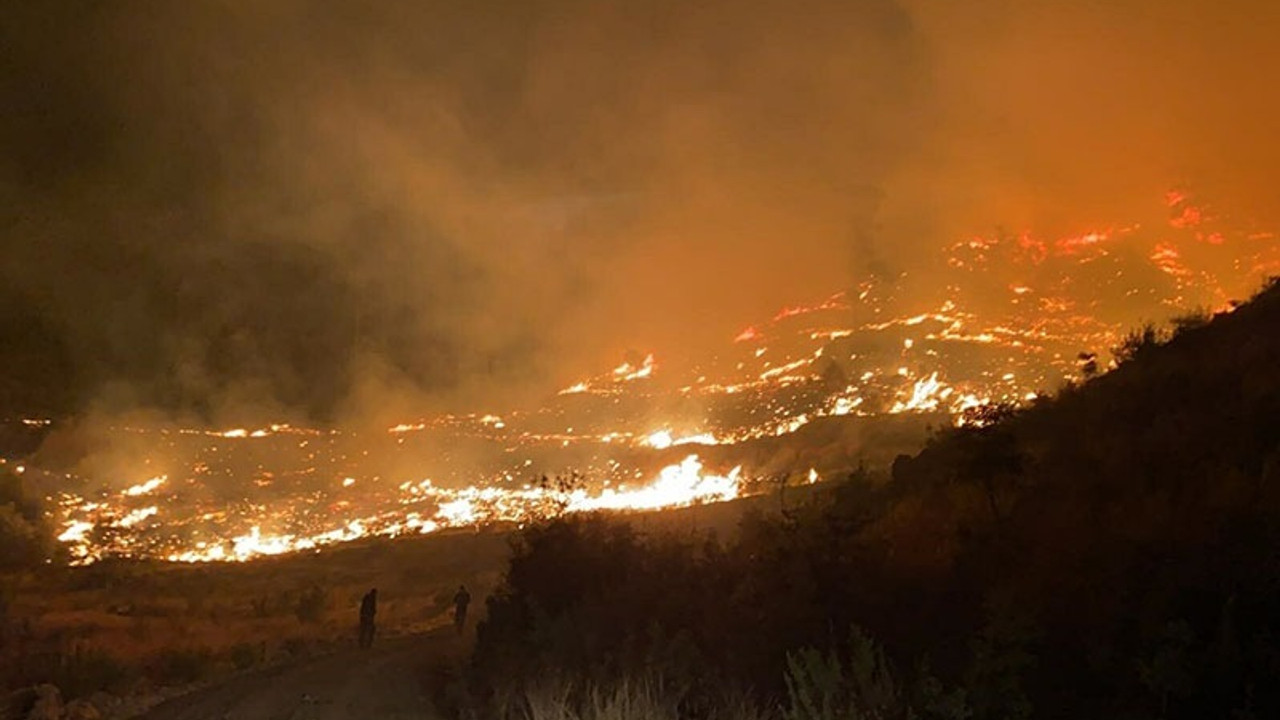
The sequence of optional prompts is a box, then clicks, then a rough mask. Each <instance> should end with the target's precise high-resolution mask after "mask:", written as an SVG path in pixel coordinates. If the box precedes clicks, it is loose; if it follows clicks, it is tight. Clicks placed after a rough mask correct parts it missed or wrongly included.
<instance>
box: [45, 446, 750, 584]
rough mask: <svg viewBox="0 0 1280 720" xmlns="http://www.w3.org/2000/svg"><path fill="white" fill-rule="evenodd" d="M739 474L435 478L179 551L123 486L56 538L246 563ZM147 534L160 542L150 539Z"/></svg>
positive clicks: (99, 555)
mask: <svg viewBox="0 0 1280 720" xmlns="http://www.w3.org/2000/svg"><path fill="white" fill-rule="evenodd" d="M348 479H350V478H348ZM741 479H742V468H741V466H738V467H735V468H734V469H733V470H731V471H729V472H728V473H726V474H723V475H721V474H715V473H708V472H705V471H704V466H703V464H702V461H701V459H700V458H699V457H698V456H697V455H688V456H686V457H685V458H684V460H682V461H681V462H679V463H677V464H673V465H669V466H666V467H664V468H662V469H661V470H660V471H659V472H658V473H657V476H656V477H655V478H653V479H652V480H651V481H650V482H648V483H636V484H624V485H620V486H618V487H616V488H613V487H605V488H601V489H599V490H597V491H595V492H592V491H589V490H588V489H586V488H583V487H569V488H551V487H534V486H525V487H523V488H517V489H503V488H496V487H489V488H478V487H465V488H460V489H456V490H451V489H446V488H441V487H437V486H436V485H435V484H434V483H432V482H431V481H430V480H423V481H421V482H418V483H408V482H406V483H402V484H401V485H399V486H398V488H397V491H398V494H397V495H396V497H395V500H396V502H395V506H396V507H397V510H395V511H382V512H375V513H373V514H369V515H363V516H359V517H348V518H346V519H343V520H340V521H339V522H338V523H337V524H336V526H331V527H328V528H323V529H318V530H316V531H314V532H310V533H305V532H294V531H284V532H271V531H266V530H264V529H263V527H264V525H263V524H262V523H256V524H253V525H251V526H250V527H249V528H248V530H247V531H246V532H243V533H241V534H236V535H232V536H231V537H230V538H229V539H227V540H219V539H217V538H210V539H203V540H196V541H194V542H193V543H191V544H190V545H189V546H183V547H171V545H172V544H173V543H174V542H175V540H174V539H173V538H167V537H165V536H164V534H163V533H160V534H159V535H158V536H157V535H154V534H152V535H148V534H141V535H140V534H138V533H136V532H124V531H135V530H137V531H140V530H142V529H143V523H144V521H147V520H152V521H153V522H152V523H151V525H152V527H151V528H150V529H152V530H155V529H156V528H161V529H162V528H163V520H164V518H163V517H161V511H160V509H159V508H158V507H156V506H147V507H142V508H137V509H133V510H127V511H126V510H124V509H123V508H124V506H125V504H126V503H127V500H128V498H132V497H137V496H138V495H140V494H142V493H132V494H131V493H129V491H123V492H121V493H119V494H118V495H117V496H115V497H112V498H108V499H106V500H105V501H102V502H88V501H85V500H84V499H83V498H78V497H71V496H67V497H64V498H63V502H62V503H61V505H62V508H63V512H64V515H65V516H66V520H65V522H64V529H63V531H62V533H61V534H60V535H59V536H58V540H59V541H60V542H62V543H64V544H65V545H66V546H67V548H68V550H69V552H70V554H71V556H72V557H73V558H74V561H75V562H76V563H78V564H87V563H92V562H95V561H97V560H101V559H103V558H105V557H110V556H127V557H163V558H164V559H166V560H169V561H173V562H223V561H226V562H244V561H248V560H252V559H255V558H259V557H264V556H271V555H282V554H285V553H293V552H303V551H309V550H315V549H318V548H321V547H324V546H328V545H333V544H337V543H344V542H350V541H353V540H358V539H362V538H368V537H397V536H401V535H406V534H422V533H431V532H436V531H439V530H443V529H447V528H458V527H470V526H477V525H485V524H491V523H498V522H514V523H527V522H531V521H534V520H537V519H540V518H546V517H551V516H553V515H557V514H562V513H576V512H587V511H597V510H612V511H634V510H655V509H661V508H672V507H683V506H687V505H692V504H698V503H706V502H721V501H724V500H731V499H733V498H736V497H739V496H740V495H741V493H742V487H741V484H740V483H741ZM344 486H346V487H349V484H346V483H344ZM155 487H159V485H158V484H157V485H156V486H155ZM132 489H133V488H130V490H132ZM152 489H154V488H152ZM406 508H412V509H409V510H406ZM428 513H429V514H428ZM280 520H281V521H282V522H283V523H284V524H290V522H291V521H292V524H297V522H298V521H299V518H289V517H288V516H286V517H283V518H280ZM148 539H150V540H151V541H152V542H151V543H148Z"/></svg>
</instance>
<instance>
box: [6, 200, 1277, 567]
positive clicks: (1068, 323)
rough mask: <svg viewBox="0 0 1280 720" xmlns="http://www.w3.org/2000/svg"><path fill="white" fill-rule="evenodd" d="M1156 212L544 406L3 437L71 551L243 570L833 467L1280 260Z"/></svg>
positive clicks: (1049, 374)
mask: <svg viewBox="0 0 1280 720" xmlns="http://www.w3.org/2000/svg"><path fill="white" fill-rule="evenodd" d="M1165 201H1166V205H1167V219H1166V222H1165V223H1164V224H1163V225H1160V226H1151V227H1144V226H1143V225H1141V224H1129V225H1119V224H1117V225H1114V226H1104V227H1103V228H1102V229H1099V230H1095V231H1090V232H1086V233H1083V234H1081V235H1078V236H1072V237H1066V238H1056V239H1043V238H1037V237H1034V236H1031V235H1029V234H1021V235H1013V234H1010V233H999V234H997V235H995V236H989V237H985V236H983V237H980V236H975V237H972V238H968V239H963V240H960V241H957V242H955V243H954V244H953V245H951V246H950V248H949V249H948V251H947V253H945V254H944V255H942V256H940V257H939V258H938V259H936V260H935V261H934V262H935V263H937V264H938V267H937V268H932V269H929V271H928V272H925V273H922V274H923V275H925V276H929V277H931V278H936V277H938V276H939V275H941V276H942V277H944V278H946V280H945V281H944V282H936V281H931V282H930V283H929V284H928V287H919V286H918V285H919V283H917V282H916V280H915V276H914V275H907V274H906V273H903V274H901V275H899V276H897V277H888V276H885V277H869V278H867V279H866V280H865V281H864V282H862V283H860V284H859V285H858V286H857V287H855V288H852V289H850V290H848V291H843V292H838V293H835V294H833V295H830V296H828V297H826V298H825V299H818V300H816V301H814V302H812V303H810V304H807V305H796V306H790V307H785V308H781V309H780V310H779V311H778V312H777V313H775V314H774V315H773V316H772V317H769V318H764V319H760V320H758V321H756V322H748V323H745V324H744V328H743V330H742V331H741V332H740V333H739V334H738V335H736V336H735V337H732V338H725V339H724V343H723V346H722V350H721V351H720V352H719V353H718V354H714V355H712V356H708V357H699V358H692V359H690V358H677V359H673V360H672V361H670V362H667V361H666V360H665V359H664V358H659V357H655V356H654V355H653V354H635V355H633V356H631V357H628V358H626V359H625V361H624V362H622V363H621V364H620V365H618V366H617V367H615V368H613V369H612V370H607V371H603V372H601V373H599V374H597V375H595V376H592V377H588V378H584V379H583V380H581V381H579V382H577V383H574V384H572V385H571V386H569V387H565V388H563V389H561V390H559V391H558V392H555V391H549V392H548V394H547V399H546V400H545V401H544V402H542V403H540V404H535V405H533V406H526V407H516V408H491V409H490V410H489V411H487V412H476V413H474V414H465V415H457V414H453V415H439V416H433V417H426V418H418V419H406V420H405V421H403V422H400V423H397V424H395V425H394V426H390V427H387V426H385V425H384V426H378V427H368V426H363V427H359V428H351V427H332V428H311V427H303V426H298V425H290V424H283V423H280V424H269V425H264V426H261V427H243V428H199V427H187V426H183V425H180V424H175V423H173V422H172V421H162V420H155V419H153V418H151V419H144V420H140V421H131V420H119V419H115V420H114V421H113V422H107V423H103V422H101V421H98V420H97V419H92V418H83V419H78V420H77V419H72V420H69V421H57V422H55V421H52V420H46V419H39V418H35V419H31V418H28V419H25V420H22V421H20V422H18V423H14V426H15V427H16V428H17V429H18V430H20V431H26V432H28V433H29V434H34V435H38V436H39V437H40V442H42V444H41V445H40V449H39V450H38V451H37V452H35V453H34V454H33V455H29V456H26V457H24V459H22V460H20V461H19V460H14V461H12V462H13V463H14V464H15V465H18V464H20V466H21V469H22V471H23V472H24V473H25V478H26V481H27V483H28V484H29V485H30V486H32V487H33V488H36V489H37V490H38V491H39V492H40V493H41V494H43V495H45V496H47V497H48V498H49V500H50V501H51V504H52V505H53V507H55V508H56V515H57V517H56V518H55V522H56V523H57V525H58V527H59V529H58V533H59V536H60V537H59V539H60V540H61V542H62V544H63V546H64V547H65V549H66V551H67V553H68V554H69V556H70V558H71V559H72V561H73V562H75V563H79V564H85V563H92V562H95V561H98V560H102V559H106V558H113V557H126V558H147V559H161V560H171V561H184V562H190V561H217V560H237V561H240V560H248V559H252V558H256V557H261V556H268V555H279V554H282V553H288V552H298V551H311V550H315V549H317V548H320V547H324V546H328V545H333V544H336V543H342V542H350V541H354V540H360V539H363V538H367V537H371V536H389V537H400V536H407V535H418V534H422V533H431V532H436V531H439V530H444V529H448V528H459V527H481V526H486V525H491V524H494V523H513V524H520V523H524V522H527V521H529V520H532V519H537V518H544V517H549V516H553V515H557V514H561V513H565V512H575V511H583V510H595V509H619V510H628V509H629V510H642V509H655V508H664V507H677V506H684V505H690V504H700V503H707V502H717V501H723V500H728V499H732V498H736V497H741V496H748V495H752V494H757V493H760V492H764V491H766V490H767V489H769V488H772V487H776V486H778V485H781V484H793V485H804V484H809V483H812V482H814V481H816V480H819V479H832V478H839V477H844V476H846V475H847V474H848V473H850V472H852V471H853V470H854V469H856V468H857V467H859V466H860V465H867V466H873V467H883V466H885V465H887V464H888V463H889V462H890V461H892V459H893V458H894V457H895V456H896V455H897V454H899V453H913V452H915V451H916V450H918V449H919V448H920V447H921V446H922V444H923V442H924V441H925V439H926V438H927V437H928V435H929V432H930V429H931V428H936V427H939V426H946V425H951V424H955V423H960V422H964V419H965V417H966V416H965V413H966V411H968V410H971V409H973V408H977V407H980V406H984V405H989V404H1020V403H1028V402H1032V401H1033V400H1034V399H1035V398H1036V397H1038V396H1039V395H1044V394H1046V393H1051V392H1053V391H1055V390H1056V389H1057V388H1059V387H1061V386H1062V385H1063V384H1064V383H1067V382H1072V381H1074V380H1077V379H1079V378H1080V377H1082V376H1084V375H1088V374H1092V373H1094V372H1101V371H1105V370H1106V369H1107V367H1108V366H1109V365H1110V363H1112V358H1111V355H1110V349H1111V348H1114V347H1115V346H1117V345H1118V344H1120V343H1121V341H1122V339H1123V338H1124V335H1125V333H1126V332H1128V331H1129V330H1131V329H1133V328H1135V327H1138V326H1140V325H1141V324H1142V323H1144V322H1148V321H1151V320H1153V319H1168V318H1172V317H1177V316H1186V317H1187V318H1189V320H1188V321H1194V320H1195V318H1196V317H1207V316H1208V315H1210V314H1212V313H1215V312H1229V311H1230V310H1231V309H1232V308H1233V300H1235V299H1236V298H1242V297H1245V296H1247V295H1248V294H1249V293H1251V292H1252V291H1253V290H1254V289H1255V288H1256V287H1257V285H1258V284H1259V283H1260V282H1261V280H1262V279H1263V278H1265V277H1267V276H1269V275H1271V274H1274V273H1276V272H1280V242H1278V241H1277V238H1276V236H1275V235H1274V234H1273V233H1271V232H1269V231H1265V230H1262V229H1259V228H1255V227H1249V226H1247V224H1243V229H1240V227H1241V226H1242V223H1240V222H1239V221H1234V220H1232V219H1230V218H1219V217H1216V216H1215V215H1214V212H1213V210H1212V207H1210V206H1207V205H1202V204H1199V203H1198V202H1197V201H1196V200H1195V199H1194V198H1193V197H1191V196H1189V195H1188V194H1186V193H1181V192H1171V193H1170V194H1169V195H1168V196H1167V197H1166V198H1165ZM993 298H994V299H993Z"/></svg>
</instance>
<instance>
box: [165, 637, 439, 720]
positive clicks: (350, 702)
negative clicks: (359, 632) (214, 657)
mask: <svg viewBox="0 0 1280 720" xmlns="http://www.w3.org/2000/svg"><path fill="white" fill-rule="evenodd" d="M461 650H462V648H461V643H459V642H458V640H457V639H456V638H455V637H454V635H453V634H452V632H451V630H444V629H442V630H438V631H434V632H431V633H428V634H424V635H414V636H409V637H403V638H395V639H391V640H386V641H382V642H379V643H377V644H376V645H375V646H374V648H373V649H372V650H359V649H358V648H355V647H352V648H349V649H344V650H341V651H339V652H336V653H333V654H330V655H326V656H323V657H318V658H315V659H312V660H308V661H305V662H301V663H298V664H295V665H289V666H283V667H277V668H270V669H266V670H261V671H258V672H253V673H249V674H246V675H242V676H240V677H237V678H235V679H233V680H230V681H227V682H225V683H221V684H219V685H216V686H214V687H210V688H207V689H204V690H200V691H197V692H194V693H191V694H189V695H184V696H182V697H177V698H174V699H172V700H169V701H168V702H165V703H162V704H161V705H159V706H157V707H156V708H154V709H153V710H152V711H151V712H150V713H148V714H147V715H145V716H144V717H145V718H147V720H205V719H206V718H210V719H216V720H240V719H243V720H263V719H266V718H291V719H296V720H347V719H350V720H364V719H365V718H380V719H386V720H396V719H398V718H415V720H416V719H420V718H431V717H436V716H437V713H436V712H435V709H434V708H433V707H432V703H431V700H430V697H429V693H428V691H427V688H426V687H425V686H424V685H423V684H422V680H423V679H425V678H426V677H428V673H427V672H426V670H427V668H428V667H429V666H430V665H431V664H432V663H434V662H439V661H443V660H446V659H448V658H450V657H453V656H454V655H457V654H458V653H459V652H461Z"/></svg>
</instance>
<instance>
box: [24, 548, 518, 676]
mask: <svg viewBox="0 0 1280 720" xmlns="http://www.w3.org/2000/svg"><path fill="white" fill-rule="evenodd" d="M507 549H508V545H507V540H506V536H505V534H503V533H497V532H485V533H474V532H457V533H448V534H440V535H434V536H427V537H422V538H412V539H403V540H399V541H394V542H392V541H382V542H372V543H369V544H364V545H358V546H352V547H344V548H338V549H334V550H330V551H328V552H325V553H321V554H315V555H305V556H294V557H287V558H278V559H270V560H262V561H257V562H253V563H246V564H243V565H233V564H211V565H202V566H173V565H166V564H160V563H105V564H100V565H98V566H93V567H88V568H71V569H53V568H51V569H49V570H48V571H47V572H44V573H40V574H37V575H28V576H25V577H22V578H13V579H10V581H9V582H8V583H7V586H6V595H7V599H8V603H7V605H8V607H7V609H6V611H5V615H6V616H5V617H0V689H3V688H6V687H20V686H24V685H28V684H33V683H37V682H49V681H52V682H55V684H61V685H64V686H69V687H68V690H69V691H70V692H73V693H74V692H79V693H87V692H93V691H95V690H99V689H106V690H110V691H113V692H129V691H130V690H131V689H134V688H137V687H145V686H156V685H170V684H182V683H187V682H194V681H199V680H206V679H214V678H216V677H219V676H222V675H225V674H230V673H232V672H236V671H238V670H244V669H247V668H249V667H252V666H254V665H257V664H260V663H270V662H276V661H287V660H289V659H292V658H294V657H296V656H298V655H300V654H309V653H315V652H323V651H324V650H326V649H329V648H333V647H337V646H341V645H345V644H354V642H355V630H356V625H357V622H358V611H359V605H360V598H361V597H362V596H363V595H364V593H365V592H366V591H367V590H368V589H369V588H371V587H377V588H378V594H379V598H380V602H379V608H378V626H379V633H380V634H382V635H383V636H388V635H401V634H408V633H414V632H420V631H424V630H428V629H431V628H433V627H438V626H440V625H443V624H446V623H448V622H449V621H450V619H449V613H450V611H451V607H452V597H453V593H454V591H455V590H456V589H457V587H458V585H459V584H464V583H465V584H466V585H467V586H468V587H469V588H470V589H471V591H472V595H473V597H475V599H476V602H475V605H474V608H473V610H474V612H473V615H472V616H473V617H475V616H476V615H479V614H481V612H482V610H483V598H484V597H485V596H486V595H487V594H488V593H489V592H490V590H491V588H492V587H493V586H494V585H495V584H496V583H497V581H498V579H499V577H500V575H501V572H502V571H503V569H504V563H505V560H506V556H507ZM314 588H320V590H321V594H322V595H323V597H324V602H323V603H321V606H320V607H319V608H317V609H313V611H312V612H306V611H304V612H299V606H300V604H301V603H302V602H303V598H304V594H305V593H308V592H311V591H313V589H314Z"/></svg>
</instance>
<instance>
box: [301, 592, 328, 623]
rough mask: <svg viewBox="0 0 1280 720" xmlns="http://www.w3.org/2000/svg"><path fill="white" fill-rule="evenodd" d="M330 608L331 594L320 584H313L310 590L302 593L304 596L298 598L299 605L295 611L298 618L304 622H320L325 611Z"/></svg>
mask: <svg viewBox="0 0 1280 720" xmlns="http://www.w3.org/2000/svg"><path fill="white" fill-rule="evenodd" d="M328 609H329V594H328V593H327V592H325V591H324V588H321V587H320V586H319V585H315V586H312V588H311V589H310V590H306V591H304V592H303V593H302V597H300V598H298V607H297V610H296V611H295V613H296V614H297V616H298V620H299V621H300V622H304V623H318V622H320V621H321V620H323V619H324V613H325V611H326V610H328Z"/></svg>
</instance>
